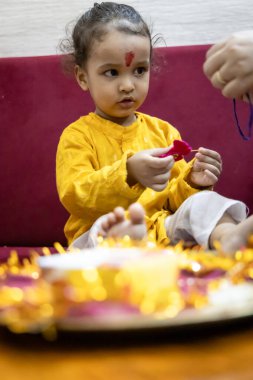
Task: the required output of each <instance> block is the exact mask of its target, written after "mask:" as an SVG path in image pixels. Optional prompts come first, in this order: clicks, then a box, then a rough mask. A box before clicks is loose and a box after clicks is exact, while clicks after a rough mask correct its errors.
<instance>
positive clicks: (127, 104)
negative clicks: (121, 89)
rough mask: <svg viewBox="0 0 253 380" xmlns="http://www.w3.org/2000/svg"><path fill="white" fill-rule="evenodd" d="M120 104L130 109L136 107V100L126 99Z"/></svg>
mask: <svg viewBox="0 0 253 380" xmlns="http://www.w3.org/2000/svg"><path fill="white" fill-rule="evenodd" d="M119 104H120V105H121V106H122V107H124V108H130V107H132V106H133V105H134V99H133V98H124V99H122V100H120V101H119Z"/></svg>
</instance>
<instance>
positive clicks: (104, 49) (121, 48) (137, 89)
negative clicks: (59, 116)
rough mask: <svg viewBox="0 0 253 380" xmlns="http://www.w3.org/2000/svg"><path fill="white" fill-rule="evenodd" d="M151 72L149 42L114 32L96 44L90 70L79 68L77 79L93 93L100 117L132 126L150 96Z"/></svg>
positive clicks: (136, 36)
mask: <svg viewBox="0 0 253 380" xmlns="http://www.w3.org/2000/svg"><path fill="white" fill-rule="evenodd" d="M149 69H150V41H149V38H148V37H143V36H139V35H129V34H126V33H123V32H119V31H117V30H115V29H113V28H111V29H110V31H109V32H108V33H107V34H106V35H105V37H104V38H103V40H102V41H96V42H95V43H94V44H93V46H92V51H91V54H90V57H89V58H88V61H87V65H86V68H85V69H80V68H79V69H78V71H77V73H76V76H77V80H78V82H79V84H80V85H81V87H82V88H83V89H84V90H89V91H90V94H91V96H92V98H93V101H94V102H95V105H96V111H95V112H96V113H97V114H98V115H100V116H102V117H104V118H106V119H109V120H112V121H114V122H116V123H118V124H121V125H129V124H131V123H132V122H133V121H134V120H135V115H134V111H135V110H137V109H138V108H139V107H140V106H141V104H142V103H143V102H144V100H145V98H146V96H147V93H148V87H149Z"/></svg>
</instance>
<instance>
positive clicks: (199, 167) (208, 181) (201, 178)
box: [187, 148, 222, 187]
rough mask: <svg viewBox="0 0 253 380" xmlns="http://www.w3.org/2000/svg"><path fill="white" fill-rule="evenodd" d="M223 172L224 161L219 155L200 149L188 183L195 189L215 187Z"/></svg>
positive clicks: (212, 151)
mask: <svg viewBox="0 0 253 380" xmlns="http://www.w3.org/2000/svg"><path fill="white" fill-rule="evenodd" d="M221 171H222V161H221V157H220V155H219V153H217V152H215V151H214V150H210V149H206V148H199V150H198V153H196V155H195V161H194V163H193V167H192V170H191V172H190V174H189V176H188V179H187V181H188V183H189V184H190V185H191V186H193V187H209V186H213V185H214V184H215V183H216V182H217V181H218V179H219V176H220V174H221Z"/></svg>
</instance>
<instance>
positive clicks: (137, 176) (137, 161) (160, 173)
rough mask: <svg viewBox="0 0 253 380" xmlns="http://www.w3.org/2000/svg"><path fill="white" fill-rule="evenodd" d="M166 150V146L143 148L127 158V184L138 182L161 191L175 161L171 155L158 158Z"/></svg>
mask: <svg viewBox="0 0 253 380" xmlns="http://www.w3.org/2000/svg"><path fill="white" fill-rule="evenodd" d="M166 152H168V147H166V148H155V149H149V150H143V151H141V152H138V153H136V154H134V155H133V156H132V157H130V158H129V159H128V160H127V171H128V176H127V183H128V184H129V186H133V185H135V184H136V183H137V182H139V183H140V184H141V185H142V186H144V187H149V188H150V189H153V190H155V191H162V190H164V189H165V187H166V186H167V183H168V181H169V178H170V171H171V169H172V167H173V165H174V163H175V161H174V158H173V156H168V157H164V158H160V157H159V156H160V155H161V154H164V153H166Z"/></svg>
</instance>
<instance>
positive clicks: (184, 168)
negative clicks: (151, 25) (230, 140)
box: [56, 2, 253, 251]
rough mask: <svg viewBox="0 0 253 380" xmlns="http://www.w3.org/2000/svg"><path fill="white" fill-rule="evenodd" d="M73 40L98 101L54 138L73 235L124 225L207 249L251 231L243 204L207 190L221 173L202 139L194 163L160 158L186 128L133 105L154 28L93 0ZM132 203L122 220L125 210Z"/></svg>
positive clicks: (80, 241) (144, 79) (145, 84)
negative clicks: (57, 138) (127, 213)
mask: <svg viewBox="0 0 253 380" xmlns="http://www.w3.org/2000/svg"><path fill="white" fill-rule="evenodd" d="M72 39H73V42H72V43H73V54H72V55H73V57H74V60H75V76H76V79H77V82H78V83H79V85H80V86H81V88H82V89H83V90H84V91H89V93H90V95H91V97H92V99H93V101H94V103H95V110H94V112H91V113H90V114H88V115H86V116H83V117H81V118H80V119H79V120H77V121H75V122H74V123H73V124H71V125H70V126H68V127H67V128H66V129H65V130H64V132H63V134H62V136H61V139H60V142H59V146H58V151H57V162H56V172H57V188H58V192H59V197H60V200H61V202H62V204H63V205H64V207H65V208H66V209H67V210H68V212H69V213H70V217H69V219H68V221H67V223H66V226H65V234H66V237H67V239H68V243H69V244H72V245H74V246H76V247H79V248H83V247H93V246H96V244H97V236H98V234H102V235H105V236H106V235H108V234H111V235H114V236H118V235H123V234H125V233H128V234H130V236H131V237H132V238H135V239H136V238H138V239H139V238H143V237H144V236H146V234H147V235H148V237H149V239H152V240H153V241H156V242H157V243H159V244H168V242H169V241H170V242H172V243H176V242H178V241H179V240H185V241H187V242H194V243H197V244H201V245H203V246H204V247H206V248H213V244H214V241H215V240H218V241H220V242H221V244H222V245H223V248H224V249H225V250H228V251H229V250H234V249H236V248H237V246H238V244H239V245H240V244H244V243H245V241H246V236H248V234H249V233H250V232H252V230H253V228H252V227H253V220H252V218H249V219H248V220H246V221H244V222H243V223H241V222H242V221H243V220H244V219H245V218H246V207H245V205H244V204H243V203H242V202H239V201H235V200H231V199H227V198H224V197H222V196H221V195H219V194H217V193H215V192H213V191H210V189H212V186H213V185H214V184H215V183H216V182H217V180H218V177H219V175H220V172H221V166H222V164H221V158H220V156H219V154H218V153H217V152H214V151H212V150H209V149H205V148H199V150H198V152H197V153H196V155H195V158H194V160H192V161H191V162H190V163H186V162H185V161H184V160H181V161H177V162H175V161H174V158H173V156H167V157H164V158H160V157H159V156H160V155H162V154H164V153H166V152H167V151H168V146H170V145H171V144H172V143H173V141H174V140H175V139H181V137H180V134H179V132H178V131H177V130H176V129H175V128H174V127H172V126H171V125H170V124H169V123H167V122H165V121H162V120H160V119H157V118H155V117H151V116H148V115H146V114H143V113H140V112H137V109H138V108H139V107H140V106H141V105H142V103H143V102H144V100H145V98H146V96H147V93H148V88H149V74H150V66H151V59H152V41H151V36H150V32H149V29H148V27H147V25H146V23H145V22H144V21H143V19H142V18H141V16H140V15H139V13H138V12H137V11H136V10H134V9H133V8H132V7H130V6H127V5H124V4H117V3H112V2H105V3H101V4H95V5H94V7H93V8H91V9H90V10H89V11H88V12H86V13H85V14H84V15H83V16H81V18H80V19H79V20H78V22H77V24H76V26H75V27H74V30H73V33H72ZM208 189H209V190H208ZM203 190H205V191H203ZM134 202H138V204H134V205H132V206H131V207H130V209H129V213H130V221H126V220H125V217H124V210H123V209H126V208H128V207H129V206H130V205H131V204H132V203H134ZM116 206H120V207H119V208H116V209H115V207H116ZM143 210H145V214H146V215H145V216H144V211H143ZM238 223H240V224H239V225H238V226H237V224H238ZM238 227H240V230H239V233H238V234H235V233H234V231H235V229H236V228H238ZM242 231H243V233H242ZM228 234H230V235H228ZM235 235H236V236H237V235H238V236H240V239H239V240H240V241H239V243H238V242H237V243H236V244H234V243H230V242H231V239H228V236H235ZM242 235H243V238H242V239H241V236H242ZM228 242H229V243H228ZM236 245H237V246H236Z"/></svg>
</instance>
